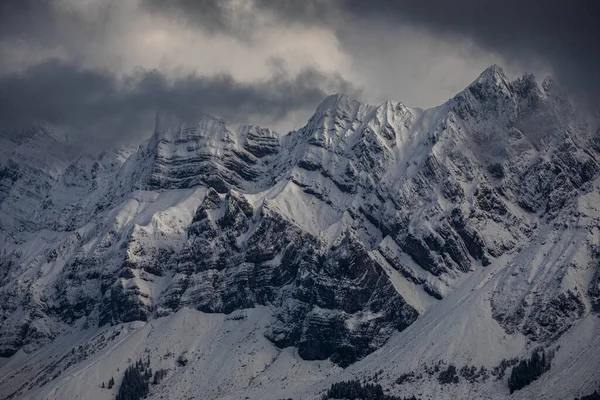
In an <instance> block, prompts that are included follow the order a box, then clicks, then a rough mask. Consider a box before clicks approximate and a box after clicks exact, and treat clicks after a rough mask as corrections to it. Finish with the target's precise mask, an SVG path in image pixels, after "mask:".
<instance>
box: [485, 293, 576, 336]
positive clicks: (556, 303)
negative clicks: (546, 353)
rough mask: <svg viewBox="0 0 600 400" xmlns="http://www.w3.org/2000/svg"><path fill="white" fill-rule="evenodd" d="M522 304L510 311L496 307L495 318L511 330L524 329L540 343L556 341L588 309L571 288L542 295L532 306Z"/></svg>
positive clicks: (510, 331) (523, 331) (525, 333)
mask: <svg viewBox="0 0 600 400" xmlns="http://www.w3.org/2000/svg"><path fill="white" fill-rule="evenodd" d="M526 306H527V304H522V305H521V306H520V307H517V308H516V310H515V311H514V312H512V313H510V314H505V313H502V312H499V311H497V309H494V318H495V319H496V320H497V321H498V322H499V323H500V324H502V326H503V327H504V328H505V329H506V331H507V332H509V333H512V332H515V331H517V330H518V331H520V332H522V333H523V334H524V335H525V336H527V337H529V338H530V339H531V340H533V341H536V342H549V341H552V340H556V339H557V338H559V337H560V336H561V335H562V334H563V333H565V332H566V331H567V330H568V329H569V328H570V327H572V326H573V325H574V323H575V322H576V321H577V320H579V319H580V318H581V317H582V316H583V314H584V311H585V306H584V305H583V302H582V301H581V296H580V295H579V294H575V293H573V292H571V291H567V292H564V293H560V294H559V295H558V296H556V297H551V298H549V299H548V298H543V297H541V296H539V297H538V298H536V299H535V300H534V302H533V304H532V305H529V306H528V307H526Z"/></svg>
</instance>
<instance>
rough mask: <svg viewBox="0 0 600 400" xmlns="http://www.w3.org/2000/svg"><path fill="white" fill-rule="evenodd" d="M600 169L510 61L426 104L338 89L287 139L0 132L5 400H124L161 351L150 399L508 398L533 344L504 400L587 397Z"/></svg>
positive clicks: (595, 326)
mask: <svg viewBox="0 0 600 400" xmlns="http://www.w3.org/2000/svg"><path fill="white" fill-rule="evenodd" d="M599 177H600V129H598V125H597V123H595V122H593V121H591V120H589V119H587V118H584V117H582V116H581V115H579V113H578V112H577V110H576V109H574V107H573V106H572V105H571V103H570V102H569V101H567V100H566V99H565V98H564V97H563V96H562V95H561V94H560V91H559V90H558V89H557V88H556V87H555V85H554V84H553V83H552V81H551V80H549V79H546V80H545V81H543V82H542V83H539V82H537V81H536V80H535V78H534V77H533V76H532V75H526V76H523V77H521V78H519V79H517V80H515V81H510V80H509V79H508V78H507V77H506V76H505V74H504V72H503V71H502V69H501V68H499V67H497V66H492V67H490V68H489V69H487V70H486V71H484V72H483V73H482V74H481V76H480V77H479V78H478V79H477V80H475V81H474V82H473V83H472V84H471V85H469V86H468V87H467V88H466V89H465V90H463V91H462V92H460V93H458V94H457V95H456V96H455V97H454V98H452V99H450V100H449V101H448V102H447V103H445V104H443V105H441V106H439V107H436V108H432V109H429V110H421V109H417V108H409V107H407V106H405V105H404V104H402V103H398V102H386V103H384V104H381V105H379V106H373V105H367V104H363V103H360V102H358V101H356V100H353V99H351V98H349V97H347V96H344V95H333V96H329V97H327V98H326V99H325V100H324V101H323V102H322V103H321V105H320V106H319V107H318V108H317V110H316V112H315V114H314V115H313V116H312V117H311V118H310V120H309V121H308V123H307V124H306V126H304V127H303V128H301V129H299V130H296V131H292V132H290V133H288V134H286V135H281V134H278V133H277V132H274V131H272V130H270V129H265V128H260V127H256V126H233V125H230V124H228V123H227V122H226V121H223V120H220V119H217V118H213V117H209V116H205V117H202V118H201V119H200V120H197V121H182V120H180V119H178V118H177V117H175V116H172V115H159V116H158V117H157V121H156V128H155V132H154V134H153V135H152V137H151V138H150V139H149V140H147V141H145V142H143V143H142V144H140V145H139V148H136V149H132V148H119V149H115V150H111V151H103V152H102V153H100V154H93V153H89V152H85V151H82V150H81V149H78V148H77V147H76V146H75V145H74V144H72V143H70V142H69V141H68V140H67V139H65V138H64V137H62V136H60V135H58V134H56V133H53V132H52V130H51V129H49V128H47V127H44V126H43V125H37V126H35V127H32V128H31V129H30V130H28V131H26V132H16V133H14V132H13V133H4V134H2V136H0V247H1V252H0V357H2V358H0V396H1V397H3V398H15V399H16V398H31V399H46V398H47V399H63V398H73V399H75V398H81V399H84V398H85V399H88V398H89V399H92V398H93V399H102V398H105V399H109V398H114V397H115V394H116V390H117V388H118V387H119V385H120V380H121V379H122V376H123V371H124V370H125V369H126V368H127V367H128V366H129V365H131V364H132V363H134V362H135V361H136V360H137V359H140V358H142V359H144V360H146V359H147V358H148V357H149V359H150V364H151V367H152V368H153V369H154V370H159V369H165V370H166V371H167V372H166V376H165V377H164V379H163V380H162V381H161V382H160V383H158V384H156V385H151V389H150V397H151V398H157V399H158V398H173V399H180V398H207V399H208V398H210V399H240V398H247V399H278V398H293V399H312V398H314V399H317V398H320V397H321V396H322V394H323V392H324V391H325V390H326V389H327V388H328V387H329V386H330V385H331V384H332V383H335V382H338V381H342V380H349V379H360V380H361V381H363V380H366V381H370V382H378V383H379V384H381V385H382V386H383V388H384V389H385V390H386V391H389V393H391V394H396V395H402V396H409V395H415V396H417V397H418V398H423V399H426V398H429V399H434V398H435V399H442V398H492V399H495V398H498V399H500V398H506V397H508V396H509V393H510V392H509V388H508V385H507V379H508V375H509V372H510V371H511V368H513V366H514V365H515V363H516V361H515V359H517V358H520V359H524V358H527V357H529V356H530V355H531V354H532V353H533V352H535V351H537V350H538V349H540V348H543V349H544V350H545V352H546V354H548V357H549V358H551V361H550V362H551V367H550V369H549V370H548V371H546V372H545V373H544V374H542V375H541V376H540V377H539V378H538V379H537V380H535V381H533V382H532V383H531V384H530V385H528V386H526V387H525V388H523V389H521V390H518V391H515V392H514V393H513V394H511V395H510V396H511V397H513V398H523V399H533V398H540V399H541V398H544V399H571V398H574V397H576V396H580V395H583V394H588V393H591V392H593V391H594V389H597V388H599V387H600V316H599V312H600V267H599V265H600V178H599ZM449 366H454V367H456V370H457V371H459V372H457V374H456V379H451V382H450V383H444V380H443V379H440V375H439V374H440V373H441V372H444V371H445V370H446V369H447V368H448V367H449ZM111 377H114V380H115V382H116V384H115V386H114V387H113V388H110V389H109V388H108V387H102V386H104V385H103V382H108V381H109V379H110V378H111Z"/></svg>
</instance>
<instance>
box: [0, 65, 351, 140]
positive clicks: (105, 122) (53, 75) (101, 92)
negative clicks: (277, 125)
mask: <svg viewBox="0 0 600 400" xmlns="http://www.w3.org/2000/svg"><path fill="white" fill-rule="evenodd" d="M332 91H333V92H337V91H341V92H350V93H352V92H354V89H353V88H352V86H351V85H350V84H349V83H348V82H346V81H344V80H343V79H342V78H341V77H339V76H337V75H333V76H327V75H324V74H322V73H320V72H318V71H316V70H313V69H306V70H304V71H303V72H301V73H300V74H298V75H296V76H294V77H290V76H288V75H287V74H286V73H285V71H283V70H281V69H279V70H277V71H275V72H274V74H273V75H272V77H271V78H269V79H267V80H264V81H257V82H252V83H242V82H238V81H236V80H235V79H234V78H232V77H231V76H230V75H228V74H220V75H216V76H210V77H206V76H199V75H195V74H192V75H188V76H186V77H182V78H179V79H169V78H167V77H166V76H165V75H163V74H162V73H160V72H158V71H147V70H138V71H136V72H135V73H133V74H132V75H130V76H128V77H126V78H125V79H117V78H115V76H113V75H112V74H110V73H108V72H102V71H98V70H89V69H82V68H80V67H77V66H75V65H73V64H68V63H63V62H60V61H48V62H44V63H42V64H39V65H36V66H34V67H31V68H28V69H27V70H25V71H24V72H22V73H12V74H5V75H0V127H3V128H4V129H6V128H7V127H18V126H22V125H26V124H30V123H32V122H34V121H39V122H51V123H57V124H67V125H75V126H78V127H79V128H80V130H81V131H82V132H85V134H89V135H92V137H93V138H94V139H97V140H107V141H111V140H114V139H116V138H119V137H122V136H123V135H125V136H127V135H138V136H139V135H143V134H147V133H148V131H147V130H150V129H152V126H151V124H152V122H153V120H154V115H155V113H156V112H157V111H169V112H174V113H176V114H179V115H180V116H181V117H182V118H194V117H197V116H198V115H201V114H211V115H215V116H218V117H223V118H226V119H229V120H231V121H232V122H239V123H242V122H247V121H249V120H252V117H256V116H258V117H262V118H263V119H264V120H265V121H271V122H277V121H279V120H281V119H283V118H286V116H288V114H289V113H292V112H296V111H298V110H312V109H314V107H315V106H316V104H318V102H319V101H321V100H322V99H323V98H324V97H325V96H326V94H327V93H329V92H332ZM149 124H150V125H149ZM140 129H142V130H144V129H145V130H146V132H140Z"/></svg>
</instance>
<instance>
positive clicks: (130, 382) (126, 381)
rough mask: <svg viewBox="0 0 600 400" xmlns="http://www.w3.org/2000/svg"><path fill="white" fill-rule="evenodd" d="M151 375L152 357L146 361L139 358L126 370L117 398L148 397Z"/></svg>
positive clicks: (122, 399) (123, 399)
mask: <svg viewBox="0 0 600 400" xmlns="http://www.w3.org/2000/svg"><path fill="white" fill-rule="evenodd" d="M151 377H152V368H150V357H148V359H147V360H146V361H142V360H141V359H139V360H137V361H136V362H135V364H133V365H130V366H129V367H127V369H126V370H125V374H124V375H123V381H122V382H121V386H120V387H119V392H118V393H117V400H139V399H145V398H146V397H148V393H149V392H150V378H151Z"/></svg>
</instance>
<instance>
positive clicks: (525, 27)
mask: <svg viewBox="0 0 600 400" xmlns="http://www.w3.org/2000/svg"><path fill="white" fill-rule="evenodd" d="M340 4H341V5H342V6H343V7H344V8H345V10H346V11H347V12H348V13H350V14H351V15H353V16H354V17H356V18H365V17H366V18H369V17H371V18H378V19H380V20H381V21H387V22H388V23H410V24H416V25H420V26H423V27H425V28H427V29H429V30H431V31H433V32H434V33H437V34H439V35H447V34H451V35H452V34H454V35H458V36H464V37H467V38H470V39H472V40H473V41H474V42H475V43H477V44H478V45H479V46H481V47H483V48H484V49H487V50H491V51H494V52H498V53H500V54H502V55H503V56H504V57H506V58H507V59H508V60H509V61H516V62H521V63H523V64H527V63H528V62H532V61H533V62H535V61H541V62H544V63H546V64H548V65H549V66H550V67H551V68H552V69H553V70H554V72H555V74H556V76H557V77H558V78H559V81H560V82H561V83H563V84H565V85H567V86H569V87H570V88H571V89H574V90H576V91H577V92H579V94H586V93H587V95H589V96H592V97H596V99H593V98H592V100H595V101H597V96H598V95H599V94H600V68H598V65H600V44H599V43H600V42H599V41H598V38H600V24H599V22H598V21H599V18H600V3H599V2H598V1H595V0H574V1H573V0H546V1H544V2H538V1H522V0H503V1H480V0H459V1H442V0H437V1H404V0H401V1H387V0H371V1H368V2H366V1H358V0H356V1H342V2H341V3H340Z"/></svg>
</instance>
